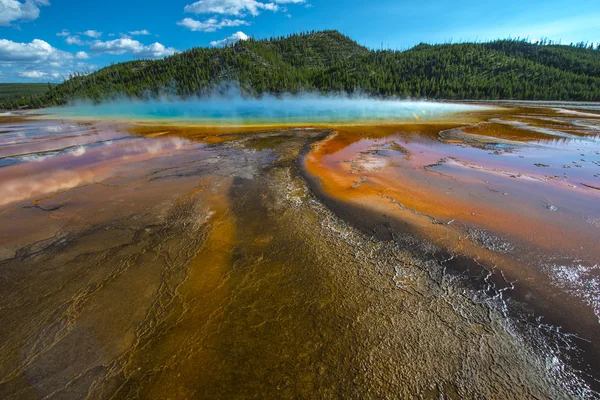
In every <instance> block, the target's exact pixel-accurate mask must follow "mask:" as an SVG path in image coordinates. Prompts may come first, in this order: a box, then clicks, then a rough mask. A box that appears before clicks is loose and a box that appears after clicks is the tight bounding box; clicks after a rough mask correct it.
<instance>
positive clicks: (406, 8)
mask: <svg viewBox="0 0 600 400" xmlns="http://www.w3.org/2000/svg"><path fill="white" fill-rule="evenodd" d="M312 29H315V30H322V29H337V30H339V31H341V32H343V33H344V34H346V35H348V36H350V37H352V38H353V39H355V40H356V41H357V42H359V43H360V44H363V45H365V46H368V47H371V48H380V47H381V46H383V47H385V48H388V47H389V48H394V49H406V48H409V47H411V46H414V45H415V44H418V43H420V42H429V43H438V42H446V41H450V40H452V41H455V42H456V41H461V40H491V39H496V38H504V37H509V36H511V37H517V36H519V37H529V38H530V39H532V40H534V39H539V38H541V37H548V38H550V39H554V40H562V43H570V42H577V41H590V42H594V43H598V42H600V7H599V4H598V0H571V1H568V2H566V1H564V0H563V1H557V0H545V1H538V0H536V1H531V0H529V1H528V0H503V1H496V0H477V1H474V0H461V1H460V2H458V1H456V0H453V1H448V0H432V1H427V2H425V1H405V0H381V1H376V0H371V1H365V0H199V1H194V0H170V1H158V0H143V1H142V0H119V1H117V0H102V1H100V0H85V1H82V0H0V82H48V81H52V82H58V81H62V79H63V77H65V76H67V75H68V74H69V73H70V72H73V71H81V72H84V71H93V70H95V69H98V68H101V67H103V66H106V65H109V64H110V63H114V62H120V61H125V60H131V59H135V58H160V57H164V56H167V55H170V54H173V53H174V52H177V51H182V50H186V49H189V48H192V47H196V46H219V45H221V44H222V43H224V41H225V40H228V41H233V40H238V39H244V38H245V37H248V36H252V37H255V38H265V37H270V36H272V35H276V36H279V35H285V34H289V33H294V32H299V31H303V30H312ZM227 38H229V39H227Z"/></svg>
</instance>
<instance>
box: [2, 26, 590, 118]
mask: <svg viewBox="0 0 600 400" xmlns="http://www.w3.org/2000/svg"><path fill="white" fill-rule="evenodd" d="M224 82H236V83H237V84H239V86H240V89H241V91H242V92H243V93H244V94H246V95H252V96H256V95H258V96H260V95H261V94H264V93H271V94H280V93H298V92H300V91H311V92H322V93H325V92H346V93H349V94H352V93H357V92H359V93H364V94H368V95H373V96H397V97H413V98H435V99H456V100H458V99H474V100H478V99H528V100H581V101H599V100H600V51H598V48H596V49H594V48H593V46H592V45H589V46H588V45H587V44H585V43H583V44H582V43H578V44H576V45H572V46H561V45H555V44H552V42H546V41H544V42H539V43H535V44H532V43H529V42H526V41H521V40H500V41H495V42H491V43H459V44H443V45H428V44H420V45H418V46H416V47H414V48H412V49H410V50H407V51H390V50H385V51H383V50H381V51H371V50H369V49H367V48H365V47H362V46H360V45H358V44H357V43H356V42H354V41H352V40H351V39H349V38H348V37H346V36H344V35H342V34H340V33H339V32H336V31H325V32H310V33H302V34H296V35H291V36H289V37H282V38H274V39H267V40H252V39H251V40H247V41H243V42H238V43H236V44H234V45H232V46H228V47H225V48H220V49H207V48H195V49H191V50H189V51H186V52H183V53H180V54H176V55H174V56H172V57H168V58H165V59H162V60H154V61H152V60H139V61H130V62H125V63H120V64H116V65H111V66H109V67H106V68H103V69H101V70H99V71H97V72H95V73H93V74H91V75H87V76H83V75H75V76H72V77H71V78H70V79H69V80H67V81H65V82H64V83H62V84H60V85H58V86H56V87H53V88H52V90H51V91H49V92H48V93H46V94H45V95H43V96H41V97H40V98H38V99H35V100H34V101H31V102H29V103H26V104H27V105H28V106H31V107H39V106H52V105H63V104H66V103H67V102H68V101H71V100H75V99H91V100H93V101H101V100H106V99H111V98H115V97H122V96H126V97H139V98H152V97H156V96H160V95H163V94H164V95H174V96H183V97H187V96H194V95H200V96H201V95H204V94H207V93H212V92H213V91H214V90H216V89H218V88H219V85H220V84H222V83H224ZM24 104H25V103H22V102H14V101H13V102H4V103H3V104H2V103H0V108H1V107H2V106H4V107H5V108H14V107H18V106H21V105H24Z"/></svg>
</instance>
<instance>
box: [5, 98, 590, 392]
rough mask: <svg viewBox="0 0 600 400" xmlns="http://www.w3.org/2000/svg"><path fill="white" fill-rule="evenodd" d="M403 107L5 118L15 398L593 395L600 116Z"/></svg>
mask: <svg viewBox="0 0 600 400" xmlns="http://www.w3.org/2000/svg"><path fill="white" fill-rule="evenodd" d="M190 107H191V106H190ZM307 107H308V105H307ZM284 108H285V107H284ZM463 111H465V110H464V109H463ZM80 112H81V113H82V115H83V114H84V113H85V111H80ZM395 112H396V111H395ZM301 114H303V115H302V118H303V117H304V116H305V114H306V113H304V112H303V113H301ZM426 114H427V112H426V113H425V114H423V115H426ZM431 114H433V112H432V113H430V114H429V115H431ZM395 115H397V114H395ZM406 115H408V116H409V118H410V119H411V120H412V121H411V122H402V123H396V124H393V123H392V121H386V122H388V123H386V124H385V125H381V126H378V125H373V124H366V123H365V121H361V122H360V123H359V124H350V123H346V124H344V125H340V126H328V127H323V126H321V125H320V122H322V121H319V126H320V127H319V128H318V129H314V128H310V125H311V123H310V122H303V123H301V124H300V123H299V125H302V126H303V127H302V128H298V129H289V128H286V129H275V128H273V127H269V128H264V129H263V130H260V129H259V128H255V127H252V128H240V127H236V128H230V127H227V126H220V127H199V126H183V127H182V126H174V125H169V126H167V125H165V124H166V123H169V122H172V120H170V119H167V120H164V119H161V122H163V126H152V124H144V125H133V124H129V123H123V122H108V121H106V120H103V121H101V122H98V121H95V122H83V120H79V119H78V120H77V121H75V122H74V121H69V120H64V121H61V120H49V119H46V120H40V119H34V120H31V119H22V120H20V119H18V118H16V119H12V120H7V121H6V122H5V123H0V132H1V133H0V189H1V190H0V192H1V193H2V194H3V196H2V198H1V199H0V268H2V270H3V276H2V279H1V280H0V296H1V299H0V300H1V304H3V306H2V307H1V308H0V321H1V322H2V324H0V339H1V340H0V341H1V342H2V343H3V344H2V349H3V356H2V358H0V394H1V395H2V397H3V398H39V397H44V396H49V397H76V396H82V397H85V396H88V397H91V398H112V397H119V398H121V397H123V398H126V397H136V396H137V397H143V398H152V397H154V398H166V397H173V396H174V397H179V398H186V397H188V398H189V397H194V398H211V399H214V398H228V399H229V398H248V397H257V396H258V397H262V398H298V397H315V396H317V397H320V398H329V397H336V396H341V397H347V398H380V397H389V396H390V394H392V393H393V395H394V396H400V397H409V396H421V397H423V398H439V397H440V395H445V396H446V397H448V398H470V397H476V398H478V397H491V396H494V397H495V398H530V397H540V398H569V397H588V398H593V397H597V394H596V392H594V391H593V390H597V387H598V386H597V382H598V381H597V379H598V378H599V376H600V369H599V366H598V364H597V361H596V360H597V359H598V358H599V357H598V354H599V350H598V347H597V342H596V338H597V337H598V333H599V332H598V327H599V326H600V324H599V322H598V315H599V312H600V311H599V308H598V306H599V304H600V303H599V301H598V297H597V295H598V288H599V286H598V282H599V279H600V268H599V266H598V260H600V254H599V253H598V251H599V250H598V248H597V247H598V246H597V243H598V239H599V238H600V233H599V232H600V231H599V229H600V222H599V221H600V210H599V207H598V204H599V203H598V200H599V198H600V195H599V194H600V191H599V190H597V189H595V188H596V187H598V186H600V185H599V184H598V182H599V181H600V179H599V178H598V176H597V174H598V173H600V166H599V163H600V155H599V154H600V153H599V151H600V139H599V137H598V127H599V126H600V118H595V117H594V116H593V114H592V116H590V115H585V116H582V115H579V114H569V113H565V112H561V111H559V110H554V109H548V108H543V109H537V108H528V109H523V108H519V109H517V108H505V109H482V108H468V113H467V114H464V113H463V114H448V115H446V116H445V117H444V116H442V115H440V114H438V115H436V116H435V117H432V118H431V119H430V120H427V119H425V120H423V119H422V118H420V119H419V121H415V116H414V115H412V117H411V116H410V114H408V113H407V114H406ZM111 117H114V116H111ZM297 117H298V118H300V116H298V115H297ZM372 117H373V115H371V116H369V118H368V119H372ZM219 118H220V117H218V118H217V119H219ZM223 118H225V117H223ZM273 118H274V119H270V118H269V123H272V122H273V120H276V119H277V118H278V117H276V116H274V117H273ZM286 118H287V117H286ZM291 118H292V119H293V118H295V117H291ZM125 119H127V120H129V119H131V118H130V114H127V116H126V118H125ZM222 121H223V120H219V122H222ZM238 122H239V121H238ZM252 122H253V123H254V122H256V119H254V118H252ZM285 122H286V123H287V122H290V120H287V119H286V121H285ZM346 122H349V121H346ZM582 154H583V155H582ZM584 160H585V161H584ZM567 166H568V167H569V168H566V167H567ZM559 326H560V328H559Z"/></svg>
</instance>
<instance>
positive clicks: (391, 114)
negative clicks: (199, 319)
mask: <svg viewBox="0 0 600 400" xmlns="http://www.w3.org/2000/svg"><path fill="white" fill-rule="evenodd" d="M485 108H489V106H486V107H484V106H478V105H465V104H455V103H435V102H426V101H405V100H402V101H400V100H397V101H396V100H376V99H369V98H348V97H323V96H311V95H305V96H293V97H286V96H284V97H282V98H273V97H265V98H262V99H243V98H240V97H232V98H214V97H213V98H209V99H204V100H202V99H198V100H162V101H139V102H136V101H115V102H111V103H103V104H101V105H99V106H95V105H93V104H77V105H75V106H71V107H63V108H56V109H45V110H42V111H41V113H44V114H46V113H48V114H50V115H51V116H53V117H63V118H84V119H85V118H96V119H98V118H105V119H118V120H124V119H125V120H136V121H149V120H150V121H161V122H177V123H182V124H192V123H206V124H228V125H239V124H241V125H244V124H269V123H272V124H277V125H285V124H298V123H300V124H305V123H340V122H352V123H355V122H357V121H395V120H406V119H411V120H422V119H424V120H431V119H435V118H439V117H441V116H444V115H447V114H448V113H453V112H464V111H477V110H482V109H485Z"/></svg>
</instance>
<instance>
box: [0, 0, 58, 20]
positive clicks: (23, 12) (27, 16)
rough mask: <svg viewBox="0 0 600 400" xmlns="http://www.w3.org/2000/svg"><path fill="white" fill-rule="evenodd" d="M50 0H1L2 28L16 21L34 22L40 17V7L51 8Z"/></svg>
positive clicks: (0, 17)
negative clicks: (21, 0) (22, 0)
mask: <svg viewBox="0 0 600 400" xmlns="http://www.w3.org/2000/svg"><path fill="white" fill-rule="evenodd" d="M49 5H50V2H49V1H48V0H25V1H24V2H23V3H21V2H20V1H17V0H0V26H10V25H11V23H12V22H15V21H24V22H27V21H33V20H34V19H37V17H39V16H40V6H49Z"/></svg>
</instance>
